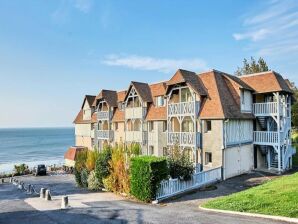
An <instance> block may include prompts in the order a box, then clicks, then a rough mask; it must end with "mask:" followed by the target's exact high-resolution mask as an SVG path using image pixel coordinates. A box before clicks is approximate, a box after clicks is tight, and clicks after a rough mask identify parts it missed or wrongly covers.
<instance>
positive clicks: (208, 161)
mask: <svg viewBox="0 0 298 224" xmlns="http://www.w3.org/2000/svg"><path fill="white" fill-rule="evenodd" d="M211 163H212V153H211V152H205V165H208V164H211Z"/></svg>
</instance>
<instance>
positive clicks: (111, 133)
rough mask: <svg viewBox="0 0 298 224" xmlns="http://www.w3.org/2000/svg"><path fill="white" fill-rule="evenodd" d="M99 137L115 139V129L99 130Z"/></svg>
mask: <svg viewBox="0 0 298 224" xmlns="http://www.w3.org/2000/svg"><path fill="white" fill-rule="evenodd" d="M97 138H98V139H107V140H111V141H112V140H113V139H114V131H113V130H99V131H97Z"/></svg>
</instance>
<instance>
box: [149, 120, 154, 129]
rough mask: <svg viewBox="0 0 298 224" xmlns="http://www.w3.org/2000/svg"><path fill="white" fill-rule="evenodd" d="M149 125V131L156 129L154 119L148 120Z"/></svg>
mask: <svg viewBox="0 0 298 224" xmlns="http://www.w3.org/2000/svg"><path fill="white" fill-rule="evenodd" d="M148 125H149V131H153V130H154V123H153V121H149V122H148Z"/></svg>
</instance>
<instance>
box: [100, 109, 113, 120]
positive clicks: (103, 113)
mask: <svg viewBox="0 0 298 224" xmlns="http://www.w3.org/2000/svg"><path fill="white" fill-rule="evenodd" d="M111 116H112V113H111V112H110V111H98V112H97V119H98V120H110V119H111Z"/></svg>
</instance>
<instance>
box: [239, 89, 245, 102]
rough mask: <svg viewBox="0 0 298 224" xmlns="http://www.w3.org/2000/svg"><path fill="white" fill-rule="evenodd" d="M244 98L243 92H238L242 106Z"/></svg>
mask: <svg viewBox="0 0 298 224" xmlns="http://www.w3.org/2000/svg"><path fill="white" fill-rule="evenodd" d="M244 96H245V94H244V90H243V89H242V90H241V92H240V98H241V103H242V104H244V102H245V99H244Z"/></svg>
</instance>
